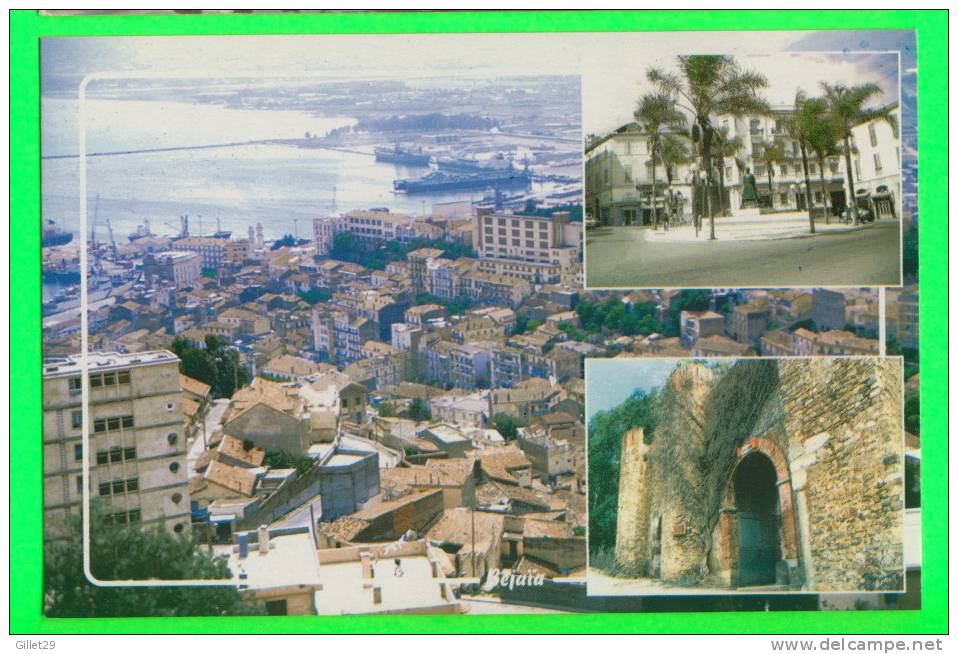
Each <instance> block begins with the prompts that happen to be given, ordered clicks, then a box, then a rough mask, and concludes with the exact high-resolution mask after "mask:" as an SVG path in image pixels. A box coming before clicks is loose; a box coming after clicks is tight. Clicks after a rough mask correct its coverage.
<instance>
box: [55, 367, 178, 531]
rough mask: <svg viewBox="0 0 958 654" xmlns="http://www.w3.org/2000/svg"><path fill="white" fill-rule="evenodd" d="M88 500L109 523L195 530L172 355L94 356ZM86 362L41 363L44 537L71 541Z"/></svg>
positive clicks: (79, 487) (78, 490) (79, 478)
mask: <svg viewBox="0 0 958 654" xmlns="http://www.w3.org/2000/svg"><path fill="white" fill-rule="evenodd" d="M87 370H88V373H87V376H88V380H89V381H88V383H89V402H88V406H87V412H86V414H87V415H86V419H87V421H88V422H87V425H88V429H89V432H88V434H89V435H88V438H89V441H88V442H89V445H90V452H89V455H88V460H89V466H90V469H89V480H90V486H89V490H90V496H91V499H97V500H99V501H100V502H102V510H103V511H104V512H105V515H106V517H107V519H108V520H110V521H112V522H115V523H120V524H142V525H143V526H144V527H154V526H161V527H163V528H165V529H168V530H170V531H172V532H175V533H184V531H185V530H187V529H189V527H190V495H189V491H188V490H187V484H188V481H189V478H188V471H187V466H186V436H185V434H184V430H185V423H184V418H183V412H182V401H183V395H182V391H181V388H180V372H179V359H178V358H177V357H176V356H175V355H174V354H173V353H172V352H167V351H154V352H138V353H135V354H118V353H115V352H110V353H99V352H98V353H89V354H87ZM81 397H82V379H81V358H80V357H79V356H75V357H69V358H63V359H48V360H46V361H45V362H44V364H43V473H44V488H43V506H44V534H45V537H46V538H47V539H56V538H60V537H63V536H64V535H65V533H64V529H65V527H66V525H67V521H68V520H69V519H70V518H71V517H74V516H77V517H78V516H79V515H80V511H81V502H82V498H83V459H84V456H83V455H84V452H83V438H82V431H81V430H82V427H83V421H84V411H83V406H82V401H81Z"/></svg>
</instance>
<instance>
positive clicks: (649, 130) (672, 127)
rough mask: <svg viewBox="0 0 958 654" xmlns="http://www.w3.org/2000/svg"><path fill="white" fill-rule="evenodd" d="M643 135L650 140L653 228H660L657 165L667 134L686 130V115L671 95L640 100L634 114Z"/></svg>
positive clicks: (646, 96) (654, 95) (656, 94)
mask: <svg viewBox="0 0 958 654" xmlns="http://www.w3.org/2000/svg"><path fill="white" fill-rule="evenodd" d="M633 116H634V117H635V122H636V123H638V125H639V127H640V128H641V129H642V131H643V133H645V135H646V136H647V138H648V148H649V157H650V159H651V163H652V171H651V172H652V198H651V202H650V206H651V208H652V228H653V229H656V228H657V227H658V208H657V204H656V196H657V193H656V185H657V180H656V174H655V173H656V164H657V163H658V159H659V156H660V154H661V150H662V139H663V136H664V134H665V133H669V132H675V131H678V130H680V129H685V115H684V114H683V113H682V112H681V111H679V110H678V109H677V108H676V106H675V98H674V97H673V94H671V93H664V92H659V93H647V94H645V95H643V96H642V97H641V98H639V101H638V103H637V105H636V108H635V112H634V113H633Z"/></svg>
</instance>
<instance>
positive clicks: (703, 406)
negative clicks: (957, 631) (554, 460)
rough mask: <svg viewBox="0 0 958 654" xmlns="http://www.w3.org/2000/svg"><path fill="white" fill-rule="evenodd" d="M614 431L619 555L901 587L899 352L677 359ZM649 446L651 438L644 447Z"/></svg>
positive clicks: (750, 578) (741, 577)
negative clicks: (726, 361)
mask: <svg viewBox="0 0 958 654" xmlns="http://www.w3.org/2000/svg"><path fill="white" fill-rule="evenodd" d="M661 398H662V399H661V406H660V409H659V412H660V419H659V424H658V425H657V426H656V429H655V433H654V434H651V435H649V434H645V433H644V432H643V430H642V429H633V430H630V431H628V432H626V434H625V435H624V436H623V441H622V454H621V457H622V458H621V461H622V463H621V469H620V476H619V506H618V510H619V513H618V524H617V535H616V562H617V564H618V566H619V567H620V568H621V570H622V571H624V572H625V573H627V574H634V575H635V576H644V577H654V578H661V579H663V580H665V581H669V582H672V583H676V584H687V585H708V586H718V587H733V588H734V587H738V588H741V587H748V586H756V587H764V588H768V587H775V588H776V589H780V590H802V591H808V592H811V591H815V592H826V591H862V590H882V591H894V590H902V588H903V579H904V575H903V556H902V520H903V481H904V460H903V436H904V432H903V425H902V366H901V360H900V359H897V358H886V359H878V358H862V359H856V358H835V359H824V358H820V359H813V360H792V361H784V360H770V359H767V360H758V359H752V360H749V361H741V362H738V363H737V364H735V366H733V367H732V368H731V369H729V370H726V371H718V372H715V371H713V370H712V369H711V368H710V367H709V366H706V365H704V364H701V363H698V362H694V363H693V362H688V363H683V364H681V365H680V366H679V367H678V368H677V369H676V370H675V371H674V372H673V374H672V375H671V376H670V378H669V380H668V382H667V383H666V386H665V389H663V393H662V394H661ZM647 441H650V442H647Z"/></svg>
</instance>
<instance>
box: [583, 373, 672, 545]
mask: <svg viewBox="0 0 958 654" xmlns="http://www.w3.org/2000/svg"><path fill="white" fill-rule="evenodd" d="M656 397H657V393H651V394H649V393H645V392H643V391H642V390H641V389H636V390H635V392H633V393H632V395H631V396H630V397H629V398H628V399H627V400H626V401H625V402H623V403H622V404H620V405H619V406H617V407H615V408H614V409H610V410H608V411H599V412H598V413H596V414H595V415H594V416H593V417H592V419H591V420H590V421H589V439H588V447H589V499H588V502H589V550H590V553H592V554H598V553H600V552H603V551H608V550H612V549H614V548H615V527H616V524H615V521H616V515H617V513H618V501H619V465H620V459H621V447H622V436H623V434H625V432H626V431H628V430H629V429H632V428H634V427H642V428H644V429H645V439H646V441H647V442H651V440H652V438H653V437H654V433H655V415H654V413H653V408H654V403H655V398H656Z"/></svg>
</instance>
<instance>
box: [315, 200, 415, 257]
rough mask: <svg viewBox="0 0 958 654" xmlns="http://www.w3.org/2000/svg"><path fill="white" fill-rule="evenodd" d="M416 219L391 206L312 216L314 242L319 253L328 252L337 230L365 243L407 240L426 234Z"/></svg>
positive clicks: (375, 243)
mask: <svg viewBox="0 0 958 654" xmlns="http://www.w3.org/2000/svg"><path fill="white" fill-rule="evenodd" d="M415 222H416V219H415V218H413V217H412V216H407V215H405V214H399V213H390V212H389V211H388V210H382V209H379V210H375V211H350V212H348V213H345V214H343V215H341V216H325V217H322V218H314V219H313V244H314V245H315V246H316V254H317V255H319V256H324V257H325V256H329V252H330V250H332V248H333V245H334V244H335V239H336V236H337V235H338V234H343V233H348V234H352V235H353V236H354V237H355V238H357V239H358V240H359V241H360V242H362V243H363V244H364V245H378V244H380V243H383V242H387V241H402V242H406V241H409V240H411V239H413V238H416V237H417V236H422V235H424V233H423V232H424V231H428V230H425V229H424V228H423V229H418V230H417V229H416V228H415V227H414V223H415Z"/></svg>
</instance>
